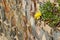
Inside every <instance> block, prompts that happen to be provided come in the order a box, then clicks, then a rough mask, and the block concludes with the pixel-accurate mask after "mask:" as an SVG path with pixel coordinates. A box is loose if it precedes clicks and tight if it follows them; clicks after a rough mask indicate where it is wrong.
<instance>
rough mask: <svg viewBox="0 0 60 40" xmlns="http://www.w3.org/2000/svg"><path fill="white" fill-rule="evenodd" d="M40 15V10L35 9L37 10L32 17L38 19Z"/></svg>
mask: <svg viewBox="0 0 60 40" xmlns="http://www.w3.org/2000/svg"><path fill="white" fill-rule="evenodd" d="M41 15H42V14H41V12H40V11H37V12H36V13H35V15H34V18H35V19H39V18H40V16H41Z"/></svg>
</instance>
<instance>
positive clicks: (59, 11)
mask: <svg viewBox="0 0 60 40" xmlns="http://www.w3.org/2000/svg"><path fill="white" fill-rule="evenodd" d="M40 11H41V12H42V20H43V21H46V22H47V21H49V22H48V24H49V25H50V26H51V27H56V25H57V23H58V22H59V21H60V7H56V6H55V4H54V3H53V4H52V3H50V2H46V3H44V4H43V5H40Z"/></svg>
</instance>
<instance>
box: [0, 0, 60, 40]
mask: <svg viewBox="0 0 60 40" xmlns="http://www.w3.org/2000/svg"><path fill="white" fill-rule="evenodd" d="M37 3H38V1H37V0H0V40H52V39H53V40H60V31H57V32H56V31H53V32H51V30H52V28H50V27H49V26H48V25H44V22H43V21H40V20H37V21H36V20H35V19H34V16H33V15H34V13H35V11H37V7H38V6H37Z"/></svg>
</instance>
